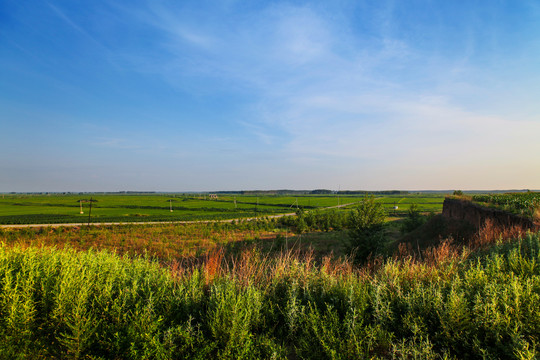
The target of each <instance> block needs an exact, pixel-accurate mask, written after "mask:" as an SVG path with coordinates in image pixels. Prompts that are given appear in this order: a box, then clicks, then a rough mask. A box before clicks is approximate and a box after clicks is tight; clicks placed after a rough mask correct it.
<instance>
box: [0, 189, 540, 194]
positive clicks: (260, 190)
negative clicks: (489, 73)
mask: <svg viewBox="0 0 540 360" xmlns="http://www.w3.org/2000/svg"><path fill="white" fill-rule="evenodd" d="M314 190H330V191H333V192H335V193H337V192H338V191H353V192H368V193H369V192H390V191H407V192H409V193H452V192H454V191H456V190H461V191H463V192H467V193H490V192H492V193H500V192H527V191H531V192H540V189H436V190H430V189H381V190H373V189H341V190H333V189H245V190H176V191H160V190H117V191H82V190H81V191H76V190H74V191H0V194H81V193H82V194H102V193H103V194H121V193H122V194H123V193H125V194H145V193H148V194H198V193H199V194H211V193H223V192H225V193H241V192H248V193H255V192H274V191H275V192H277V191H290V192H311V191H314Z"/></svg>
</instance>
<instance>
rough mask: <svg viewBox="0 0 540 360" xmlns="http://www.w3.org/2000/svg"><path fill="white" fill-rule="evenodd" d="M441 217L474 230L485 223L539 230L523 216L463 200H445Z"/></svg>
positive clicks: (539, 224)
mask: <svg viewBox="0 0 540 360" xmlns="http://www.w3.org/2000/svg"><path fill="white" fill-rule="evenodd" d="M442 215H443V216H444V217H446V218H449V219H455V220H462V221H466V222H468V223H470V224H472V225H474V226H475V227H476V228H480V227H481V226H483V225H484V224H485V222H486V220H489V221H491V222H492V223H493V224H494V225H498V226H502V227H520V228H522V229H524V230H526V229H531V230H540V223H538V222H534V221H533V220H531V219H528V218H526V217H523V216H518V215H514V214H510V213H507V212H505V211H502V210H499V209H491V208H487V207H484V206H481V205H478V204H475V203H473V202H471V201H468V200H465V199H455V198H446V199H445V200H444V203H443V211H442Z"/></svg>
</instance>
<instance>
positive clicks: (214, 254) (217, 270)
mask: <svg viewBox="0 0 540 360" xmlns="http://www.w3.org/2000/svg"><path fill="white" fill-rule="evenodd" d="M222 263H223V248H221V247H217V248H215V249H214V250H212V251H210V252H208V253H207V254H206V259H205V261H204V265H203V269H204V275H205V279H206V284H207V285H208V284H209V283H211V282H212V281H213V280H214V279H215V278H216V277H217V276H218V275H220V274H221V272H222Z"/></svg>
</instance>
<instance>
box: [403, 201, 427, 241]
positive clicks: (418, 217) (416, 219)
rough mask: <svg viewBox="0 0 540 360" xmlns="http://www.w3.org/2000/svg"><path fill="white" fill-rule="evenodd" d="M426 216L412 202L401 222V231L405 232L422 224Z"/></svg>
mask: <svg viewBox="0 0 540 360" xmlns="http://www.w3.org/2000/svg"><path fill="white" fill-rule="evenodd" d="M427 219H428V217H427V216H424V215H422V213H421V212H420V210H419V209H418V206H417V205H416V204H412V205H411V207H410V208H409V210H408V212H407V217H406V218H405V219H404V220H403V222H402V223H401V233H403V234H406V233H410V232H411V231H413V230H415V229H418V228H419V227H420V226H422V225H424V224H425V223H426V221H427Z"/></svg>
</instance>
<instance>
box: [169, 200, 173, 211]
mask: <svg viewBox="0 0 540 360" xmlns="http://www.w3.org/2000/svg"><path fill="white" fill-rule="evenodd" d="M169 207H170V209H171V212H172V199H169Z"/></svg>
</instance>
